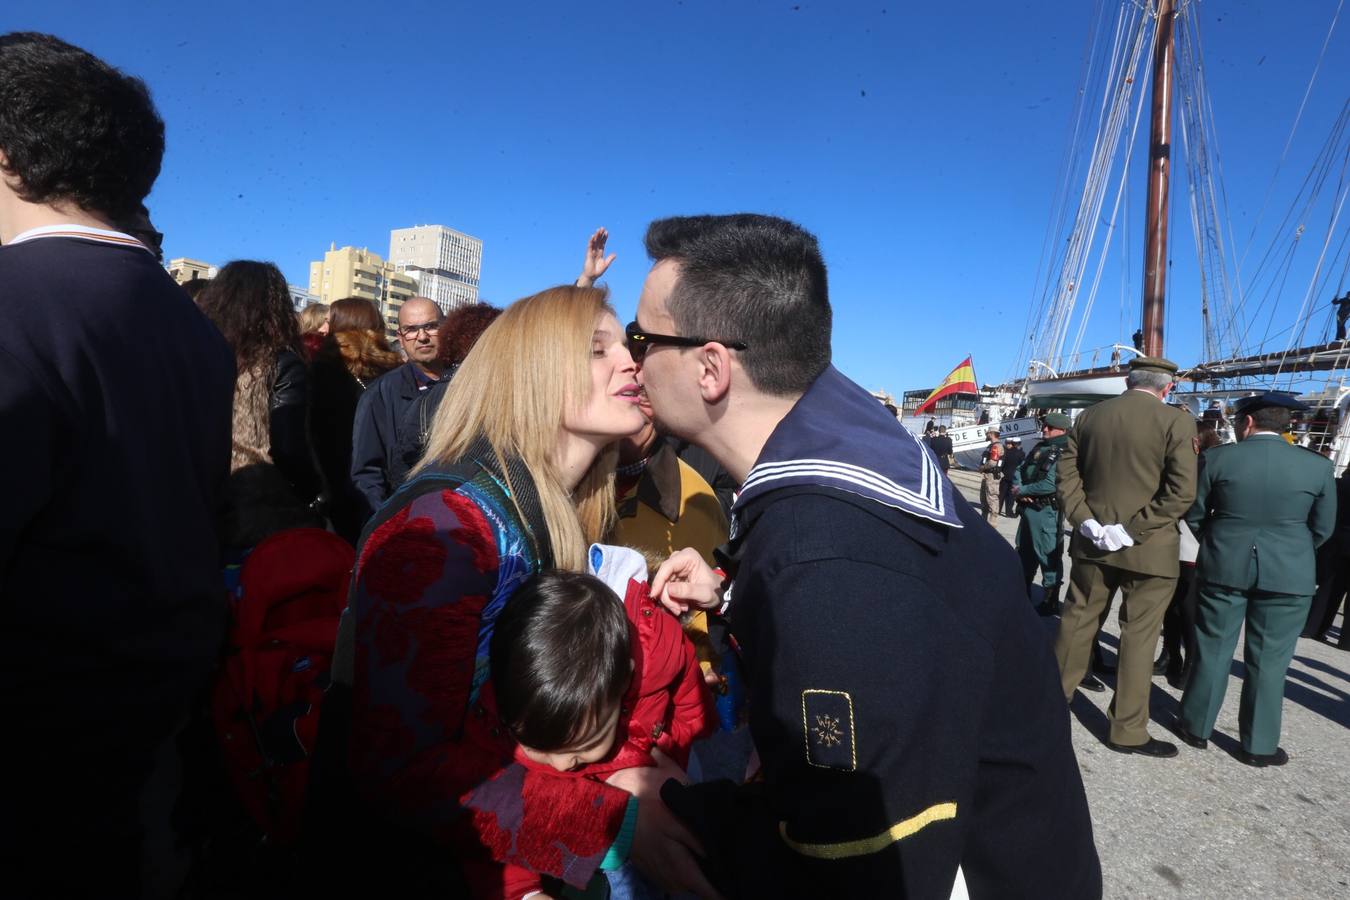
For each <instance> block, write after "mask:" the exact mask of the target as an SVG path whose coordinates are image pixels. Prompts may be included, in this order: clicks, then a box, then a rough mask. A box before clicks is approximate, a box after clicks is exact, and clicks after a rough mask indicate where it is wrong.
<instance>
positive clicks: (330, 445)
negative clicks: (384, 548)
mask: <svg viewBox="0 0 1350 900" xmlns="http://www.w3.org/2000/svg"><path fill="white" fill-rule="evenodd" d="M310 384H311V393H310V430H311V433H312V434H313V437H314V456H315V458H316V459H317V460H318V463H319V471H320V473H321V474H322V475H323V484H324V496H325V500H326V503H325V509H326V512H327V514H328V518H329V520H330V521H331V522H332V523H333V530H334V531H336V532H337V533H338V534H339V535H341V536H342V538H343V539H345V540H346V541H347V542H348V543H350V544H353V545H355V544H356V540H357V538H358V537H360V535H361V528H362V526H363V525H365V523H366V520H367V519H368V518H370V514H371V512H372V511H373V510H374V507H372V506H371V505H370V501H369V500H367V499H366V497H365V496H364V495H363V494H362V493H361V492H360V491H358V490H357V489H356V486H355V485H354V484H352V475H351V467H352V466H351V461H352V423H353V422H354V421H355V419H356V406H357V403H358V402H359V401H360V399H361V395H362V394H363V393H364V392H365V390H366V388H365V386H364V385H362V384H361V382H360V381H358V380H357V379H356V378H355V377H354V376H353V375H352V374H351V373H350V372H348V371H347V367H346V366H345V365H343V363H342V359H341V358H340V357H335V356H331V355H326V354H325V353H323V352H320V354H319V355H318V356H316V357H315V359H314V363H313V365H312V366H311V367H310Z"/></svg>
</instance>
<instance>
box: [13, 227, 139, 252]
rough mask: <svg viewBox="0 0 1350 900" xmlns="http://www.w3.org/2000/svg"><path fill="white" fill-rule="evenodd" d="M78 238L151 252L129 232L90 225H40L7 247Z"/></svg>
mask: <svg viewBox="0 0 1350 900" xmlns="http://www.w3.org/2000/svg"><path fill="white" fill-rule="evenodd" d="M54 237H57V238H78V239H79V240H82V241H95V242H97V243H100V244H112V245H114V246H117V247H137V248H139V249H141V250H144V251H145V252H146V253H149V252H150V248H148V247H146V246H145V245H144V244H142V243H141V242H140V241H138V240H136V239H135V238H134V237H132V236H131V235H129V234H125V233H123V232H121V231H109V230H108V229H106V228H91V227H90V226H88V225H74V224H62V225H39V226H38V227H37V228H30V229H28V230H27V231H24V232H20V233H19V234H17V235H15V236H14V237H13V238H12V239H11V240H9V241H6V242H5V246H6V247H12V246H14V245H15V244H22V243H24V242H25V241H35V240H38V239H40V238H54Z"/></svg>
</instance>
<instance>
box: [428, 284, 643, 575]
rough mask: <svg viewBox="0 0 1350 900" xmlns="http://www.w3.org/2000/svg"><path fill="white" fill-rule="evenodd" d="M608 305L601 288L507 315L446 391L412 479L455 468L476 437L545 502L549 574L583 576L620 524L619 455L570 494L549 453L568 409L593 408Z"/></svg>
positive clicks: (528, 302) (540, 298)
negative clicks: (520, 467)
mask: <svg viewBox="0 0 1350 900" xmlns="http://www.w3.org/2000/svg"><path fill="white" fill-rule="evenodd" d="M607 296H608V292H607V291H605V290H603V289H600V288H579V287H572V286H570V285H569V286H564V287H555V288H549V289H548V290H545V291H541V292H539V293H538V294H535V295H533V296H530V297H525V298H524V299H522V300H517V301H516V302H515V303H512V304H511V305H510V306H508V307H507V308H506V310H505V311H504V312H503V313H502V314H501V315H500V316H498V317H497V319H496V321H494V322H493V323H492V324H491V325H489V326H488V328H487V330H486V331H484V332H483V335H482V337H480V338H479V339H478V342H477V343H476V344H474V346H473V349H472V350H470V351H469V355H468V356H466V357H465V358H464V362H463V363H462V364H461V365H460V367H459V371H458V372H456V373H455V377H454V380H453V381H451V382H450V384H449V386H448V387H447V388H446V391H445V397H444V399H443V400H442V401H441V404H440V407H439V408H438V409H437V411H436V417H435V419H433V420H432V425H431V430H430V432H429V434H428V435H427V449H426V452H425V453H424V454H423V456H422V459H421V460H420V461H419V462H418V463H417V465H416V466H415V467H414V469H413V474H416V473H417V472H419V471H421V470H422V469H423V468H425V467H426V466H428V465H430V464H432V463H437V462H439V463H452V462H454V461H456V460H458V459H460V458H461V457H462V456H463V455H464V453H465V451H467V449H468V447H469V445H470V444H472V443H473V442H474V440H475V439H477V438H478V437H479V436H480V435H481V436H482V437H484V438H486V439H487V441H488V443H490V444H491V445H492V449H493V452H495V453H496V454H497V457H498V462H499V464H500V465H501V468H502V471H503V473H504V472H505V469H506V467H505V458H506V457H508V456H511V457H516V458H517V459H519V460H521V461H522V462H523V463H524V464H525V467H526V468H527V469H528V470H529V472H530V475H531V476H532V477H533V478H534V483H535V488H536V489H537V490H538V492H539V503H540V506H541V508H542V510H543V514H544V523H545V526H546V527H547V528H548V536H549V540H550V542H551V543H552V545H553V564H554V565H555V566H558V567H559V568H564V569H570V570H572V571H577V572H583V571H585V569H586V549H587V547H588V546H589V545H590V544H591V543H592V542H594V541H600V540H603V539H604V538H605V536H606V535H607V534H608V533H609V531H610V529H611V528H612V527H613V524H614V521H615V519H616V513H615V506H614V465H615V462H616V460H617V459H618V445H617V443H615V444H614V445H612V446H610V447H608V448H607V449H606V450H605V451H604V452H602V453H601V454H600V455H599V456H598V457H596V460H595V462H594V463H592V465H591V467H590V468H589V469H588V470H587V471H586V474H585V475H583V476H582V479H581V481H580V482H579V483H578V484H577V486H576V489H575V490H573V491H571V493H570V494H569V492H568V491H567V489H566V488H565V487H564V486H563V483H562V479H561V478H560V477H559V474H558V470H557V467H556V466H555V465H554V462H553V453H554V450H555V449H556V448H557V445H558V435H559V432H560V430H561V429H562V425H563V414H564V413H565V412H566V411H567V410H568V409H569V407H570V408H571V409H572V410H579V409H581V408H582V407H584V406H585V405H586V402H587V400H588V399H589V395H590V386H591V376H590V347H591V343H592V339H593V336H594V333H595V324H596V320H597V319H599V317H600V316H601V315H602V314H604V313H611V314H612V313H613V310H612V309H611V308H610V306H609V303H608V302H607V300H606V298H607ZM508 487H511V486H510V485H508ZM511 490H512V493H513V494H514V492H515V488H514V487H511ZM545 562H547V561H545Z"/></svg>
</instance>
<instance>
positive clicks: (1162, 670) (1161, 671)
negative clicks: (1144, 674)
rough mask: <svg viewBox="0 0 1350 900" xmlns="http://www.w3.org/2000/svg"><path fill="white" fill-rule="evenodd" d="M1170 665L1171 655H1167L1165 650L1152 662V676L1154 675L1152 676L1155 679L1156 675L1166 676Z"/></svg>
mask: <svg viewBox="0 0 1350 900" xmlns="http://www.w3.org/2000/svg"><path fill="white" fill-rule="evenodd" d="M1170 665H1172V654H1170V653H1168V652H1167V651H1166V650H1164V651H1163V652H1162V655H1161V656H1159V657H1158V658H1157V659H1156V660H1154V662H1153V674H1154V676H1155V677H1156V676H1158V675H1166V674H1167V669H1168V667H1169V666H1170Z"/></svg>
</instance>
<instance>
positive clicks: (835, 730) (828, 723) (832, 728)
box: [811, 716, 844, 747]
mask: <svg viewBox="0 0 1350 900" xmlns="http://www.w3.org/2000/svg"><path fill="white" fill-rule="evenodd" d="M811 732H812V733H813V734H814V735H815V736H816V740H818V741H820V742H821V743H822V744H824V745H825V746H826V747H837V746H839V742H840V741H842V740H843V739H844V735H843V734H842V733H840V731H839V720H838V719H836V718H835V717H834V716H816V727H815V728H812V729H811Z"/></svg>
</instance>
